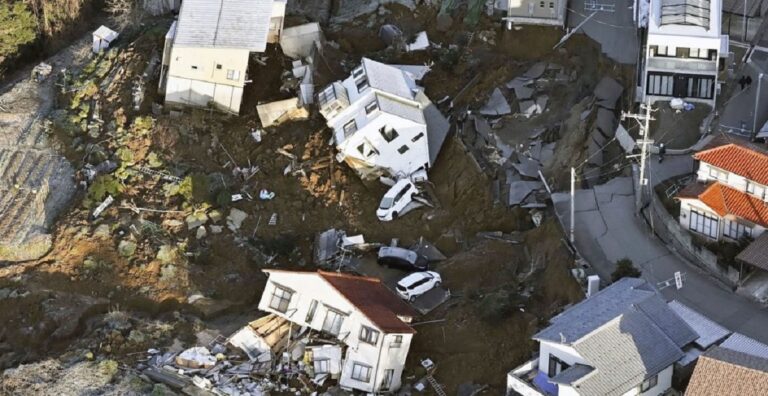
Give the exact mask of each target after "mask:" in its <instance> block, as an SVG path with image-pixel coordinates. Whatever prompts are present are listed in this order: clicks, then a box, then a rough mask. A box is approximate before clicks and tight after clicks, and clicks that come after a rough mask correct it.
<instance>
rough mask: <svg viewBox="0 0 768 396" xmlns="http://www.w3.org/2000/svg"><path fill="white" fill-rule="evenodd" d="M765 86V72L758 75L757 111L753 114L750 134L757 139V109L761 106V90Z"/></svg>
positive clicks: (753, 138) (752, 138)
mask: <svg viewBox="0 0 768 396" xmlns="http://www.w3.org/2000/svg"><path fill="white" fill-rule="evenodd" d="M762 88H763V73H760V74H758V75H757V92H755V112H754V114H753V115H752V133H751V134H750V136H749V137H750V138H751V140H755V137H756V136H757V110H758V108H759V107H760V91H761V90H762Z"/></svg>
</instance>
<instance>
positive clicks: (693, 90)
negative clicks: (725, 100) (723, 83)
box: [679, 76, 715, 99]
mask: <svg viewBox="0 0 768 396" xmlns="http://www.w3.org/2000/svg"><path fill="white" fill-rule="evenodd" d="M682 84H683V87H687V89H686V90H685V91H684V92H686V93H685V94H682V95H679V96H685V97H687V98H700V99H712V97H713V96H714V93H715V78H714V77H708V76H682Z"/></svg>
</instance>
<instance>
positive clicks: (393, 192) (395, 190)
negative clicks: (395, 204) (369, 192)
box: [384, 179, 413, 197]
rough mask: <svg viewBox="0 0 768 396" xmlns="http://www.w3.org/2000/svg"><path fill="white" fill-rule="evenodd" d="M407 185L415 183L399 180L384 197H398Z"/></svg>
mask: <svg viewBox="0 0 768 396" xmlns="http://www.w3.org/2000/svg"><path fill="white" fill-rule="evenodd" d="M406 184H413V183H412V182H411V181H410V180H409V179H400V180H398V181H397V183H395V184H394V185H393V186H392V187H390V188H389V190H387V192H386V194H384V196H385V197H390V196H391V197H394V196H395V195H397V193H399V192H400V190H402V188H403V187H404V186H405V185H406Z"/></svg>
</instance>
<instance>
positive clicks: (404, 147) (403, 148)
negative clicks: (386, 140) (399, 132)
mask: <svg viewBox="0 0 768 396" xmlns="http://www.w3.org/2000/svg"><path fill="white" fill-rule="evenodd" d="M406 151H408V146H406V145H402V146H400V148H399V149H397V152H398V153H400V154H405V152H406Z"/></svg>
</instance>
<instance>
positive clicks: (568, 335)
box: [508, 278, 700, 396]
mask: <svg viewBox="0 0 768 396" xmlns="http://www.w3.org/2000/svg"><path fill="white" fill-rule="evenodd" d="M699 337H700V336H699V334H698V333H697V332H696V331H695V330H694V329H693V328H691V326H690V325H688V324H687V323H686V321H685V320H683V319H682V318H681V317H680V316H679V315H678V314H677V313H676V312H675V311H674V310H673V309H671V308H670V306H669V305H668V304H667V302H666V301H665V300H664V299H663V298H662V296H661V295H660V294H659V292H658V291H657V290H656V289H655V288H654V287H653V286H652V285H650V284H649V283H647V282H646V281H645V280H642V279H637V278H623V279H621V280H619V281H617V282H615V283H614V284H612V285H611V286H609V287H607V288H606V289H604V290H601V291H600V292H598V293H595V294H594V295H592V296H591V297H589V298H588V299H586V300H584V301H582V302H580V303H579V304H576V305H574V306H573V307H571V308H569V309H568V310H566V311H564V312H563V313H561V314H560V315H558V316H556V317H554V318H553V319H552V320H551V321H550V325H549V326H548V327H546V328H544V329H542V330H541V331H539V332H538V333H537V334H535V335H534V336H533V339H534V340H536V341H538V342H539V353H538V357H536V358H535V359H533V360H532V361H530V362H528V363H526V364H524V365H523V366H521V367H519V368H517V369H515V370H513V371H512V372H510V373H509V375H508V391H509V394H511V395H514V394H522V395H526V396H532V395H545V394H547V395H659V394H661V393H663V392H665V391H666V390H668V389H669V388H670V387H671V385H672V372H673V366H674V364H675V363H676V362H677V361H679V360H680V359H681V358H683V357H684V356H685V353H684V351H683V349H684V348H685V347H686V346H688V345H689V344H691V343H693V342H694V341H696V340H697V339H698V338H699Z"/></svg>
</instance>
